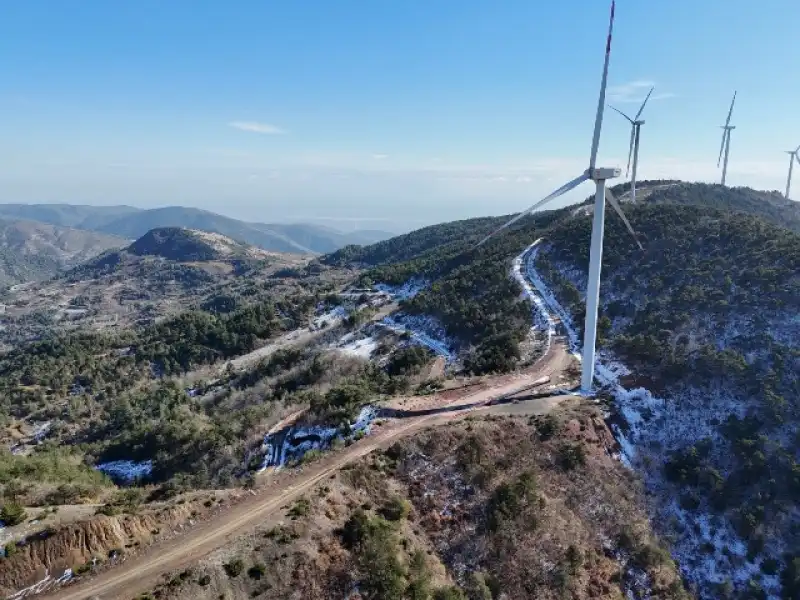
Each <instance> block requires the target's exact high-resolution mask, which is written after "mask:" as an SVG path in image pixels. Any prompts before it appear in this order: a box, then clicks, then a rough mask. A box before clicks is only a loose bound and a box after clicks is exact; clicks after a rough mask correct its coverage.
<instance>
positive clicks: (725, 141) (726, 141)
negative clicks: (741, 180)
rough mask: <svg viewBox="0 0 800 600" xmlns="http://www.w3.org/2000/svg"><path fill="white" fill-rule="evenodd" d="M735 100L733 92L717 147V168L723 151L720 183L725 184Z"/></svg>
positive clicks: (733, 127) (734, 127)
mask: <svg viewBox="0 0 800 600" xmlns="http://www.w3.org/2000/svg"><path fill="white" fill-rule="evenodd" d="M735 102H736V92H733V100H731V108H730V110H729V111H728V118H727V119H725V125H721V126H720V127H722V145H720V147H719V158H718V159H717V168H719V163H720V161H721V160H722V153H723V151H724V152H725V162H724V163H722V185H725V179H726V177H727V176H728V154H729V153H730V151H731V131H733V130H734V129H736V126H734V125H731V115H733V105H734V103H735Z"/></svg>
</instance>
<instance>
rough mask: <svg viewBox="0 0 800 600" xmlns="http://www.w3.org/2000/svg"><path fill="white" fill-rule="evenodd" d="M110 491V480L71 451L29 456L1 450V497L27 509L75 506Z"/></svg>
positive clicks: (52, 450)
mask: <svg viewBox="0 0 800 600" xmlns="http://www.w3.org/2000/svg"><path fill="white" fill-rule="evenodd" d="M111 487H112V484H111V480H110V479H109V478H108V477H106V476H105V475H104V474H103V473H101V472H99V471H96V470H94V469H92V468H91V467H89V466H87V465H85V464H83V462H82V461H81V458H80V456H79V455H78V454H77V453H75V452H73V451H71V450H68V449H60V448H52V447H47V448H46V449H44V450H42V451H39V452H36V453H34V454H31V455H29V456H24V455H13V454H11V453H10V452H9V451H8V450H0V496H3V497H6V498H10V499H12V500H17V499H24V501H25V503H26V504H28V505H37V504H73V503H80V502H85V501H87V500H89V499H91V498H94V497H96V496H97V495H98V494H100V493H101V492H102V491H103V490H105V489H108V488H111Z"/></svg>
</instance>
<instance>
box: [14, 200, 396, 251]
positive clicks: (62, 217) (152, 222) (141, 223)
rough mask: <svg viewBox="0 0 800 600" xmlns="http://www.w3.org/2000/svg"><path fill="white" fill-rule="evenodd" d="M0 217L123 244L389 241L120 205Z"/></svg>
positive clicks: (276, 246) (33, 209)
mask: <svg viewBox="0 0 800 600" xmlns="http://www.w3.org/2000/svg"><path fill="white" fill-rule="evenodd" d="M0 218H7V219H21V218H22V219H27V220H32V221H38V222H42V223H48V224H51V225H57V226H68V227H73V228H76V229H83V230H87V231H97V232H101V233H105V234H110V235H116V236H120V237H125V238H128V239H136V238H139V237H141V236H142V235H144V234H145V233H147V232H148V231H150V230H152V229H156V228H158V227H188V228H191V229H199V230H202V231H210V232H213V233H219V234H222V235H224V236H227V237H229V238H232V239H233V240H235V241H237V242H243V243H246V244H250V245H253V246H258V247H260V248H263V249H265V250H271V251H274V252H287V253H299V254H321V253H327V252H332V251H334V250H336V249H338V248H340V247H343V246H346V245H348V244H350V243H372V242H375V241H378V240H379V239H384V238H386V237H391V234H389V233H386V232H380V231H374V230H369V231H355V232H351V233H341V232H337V231H335V230H333V229H331V228H328V227H322V226H318V225H310V224H302V223H298V224H282V223H273V224H270V223H251V222H247V221H241V220H238V219H234V218H231V217H226V216H224V215H220V214H217V213H214V212H211V211H207V210H203V209H199V208H192V207H184V206H165V207H160V208H152V209H140V208H135V207H131V206H125V205H119V206H88V205H74V204H0Z"/></svg>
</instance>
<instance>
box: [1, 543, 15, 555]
mask: <svg viewBox="0 0 800 600" xmlns="http://www.w3.org/2000/svg"><path fill="white" fill-rule="evenodd" d="M3 548H4V550H5V552H6V557H7V558H8V557H11V556H14V555H15V554H16V553H17V543H16V542H8V543H7V544H6V545H5V546H4V547H3Z"/></svg>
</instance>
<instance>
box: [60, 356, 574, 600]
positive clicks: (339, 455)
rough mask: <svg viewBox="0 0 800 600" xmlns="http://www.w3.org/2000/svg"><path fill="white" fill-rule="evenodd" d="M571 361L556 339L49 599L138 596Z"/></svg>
mask: <svg viewBox="0 0 800 600" xmlns="http://www.w3.org/2000/svg"><path fill="white" fill-rule="evenodd" d="M570 360H571V357H570V356H569V354H568V353H567V352H566V349H565V346H564V345H563V344H562V343H557V344H553V345H552V346H551V349H550V352H548V354H547V356H545V357H543V358H542V359H541V360H540V361H539V362H538V363H537V364H536V365H534V366H533V367H531V368H530V369H529V370H528V371H526V372H523V373H519V374H515V375H504V376H499V377H497V378H495V379H493V380H491V382H489V385H488V386H486V387H482V388H481V389H477V390H476V389H474V388H468V389H465V390H463V391H462V394H461V395H457V394H452V395H451V394H448V396H447V397H446V399H442V400H441V404H440V406H441V407H445V406H453V407H456V406H458V407H460V406H462V405H463V406H467V407H468V408H463V409H460V408H454V410H453V411H452V412H444V413H437V414H430V415H425V416H419V417H408V418H405V419H398V420H392V421H387V422H386V423H385V424H384V425H382V426H381V427H376V428H375V429H374V433H373V434H371V435H370V436H368V437H366V438H364V439H362V440H361V441H359V442H357V443H354V444H353V445H351V446H350V447H348V448H345V449H343V450H341V451H338V452H334V453H331V454H329V455H326V456H325V457H323V458H322V459H321V460H319V461H318V462H316V463H313V464H311V465H310V466H308V467H304V468H303V469H302V470H299V471H288V470H286V471H281V472H277V473H274V474H273V475H269V476H268V477H269V479H268V481H267V482H265V483H266V485H264V486H263V487H262V488H261V489H260V490H259V491H258V492H257V493H256V494H255V495H254V496H253V497H252V498H249V499H247V500H244V501H242V502H241V503H239V504H237V505H235V506H233V507H231V508H230V509H229V510H228V511H227V512H224V513H222V514H221V515H220V516H218V517H217V518H215V519H214V520H212V521H206V522H203V523H199V524H197V525H196V526H195V527H194V528H193V529H191V530H189V531H187V532H186V533H183V534H180V535H178V536H177V537H175V538H172V539H169V540H164V541H162V542H157V543H155V544H153V545H152V546H150V547H149V548H147V549H145V550H144V551H143V553H142V554H141V555H138V556H134V557H131V558H130V559H128V560H127V561H125V562H124V563H122V564H121V565H119V566H117V567H115V568H112V569H109V570H108V571H105V572H103V573H100V574H99V575H97V576H96V577H92V578H90V579H88V580H86V581H80V582H77V583H75V584H74V585H71V586H67V587H65V588H61V589H58V590H55V591H53V592H51V593H50V594H48V595H47V596H44V598H46V599H47V600H50V599H52V600H56V598H58V599H59V600H86V599H88V598H100V599H102V600H110V599H112V598H124V599H130V598H133V597H135V596H136V595H137V594H139V593H142V592H145V591H147V590H149V589H152V587H153V586H154V585H155V584H156V583H158V581H159V579H160V577H161V575H162V574H163V573H166V572H169V571H174V570H177V569H181V568H184V567H186V566H188V565H189V564H191V563H193V562H195V561H197V560H199V559H200V558H202V557H203V556H205V555H207V554H209V553H210V552H211V551H213V550H215V549H216V548H218V547H220V546H223V545H225V544H226V543H227V542H228V541H230V540H231V539H232V538H234V537H235V536H237V535H240V534H242V533H245V532H247V531H248V530H251V529H252V528H254V527H255V526H257V525H261V524H263V523H264V522H265V520H267V519H268V518H269V517H270V516H272V515H274V514H276V513H278V512H279V511H281V507H283V506H286V505H287V504H291V503H292V502H293V501H294V500H295V499H297V498H298V497H299V496H301V495H302V494H304V493H306V492H307V491H308V490H310V489H311V488H313V487H314V486H315V485H316V484H317V483H319V482H320V481H322V480H324V479H325V478H327V477H329V476H331V475H332V474H333V473H334V472H336V471H338V470H340V469H341V468H342V467H344V466H345V465H347V464H348V463H351V462H353V461H355V460H357V459H359V458H361V457H363V456H365V455H366V454H369V453H370V452H372V451H373V450H375V449H377V448H385V447H387V446H389V445H391V444H392V443H393V442H395V441H397V440H398V439H399V438H402V437H403V436H406V435H409V434H411V433H413V432H415V431H418V430H420V429H422V428H424V427H430V426H434V425H440V424H442V423H446V422H448V421H452V420H454V419H457V418H462V417H464V416H465V415H467V414H469V413H471V412H474V411H476V410H480V411H490V412H497V413H500V414H503V413H506V414H507V412H508V411H509V410H510V409H509V408H508V407H507V406H491V407H489V406H481V405H482V404H485V403H486V402H489V401H491V400H495V399H498V398H501V397H505V396H510V395H513V394H515V393H518V392H519V391H521V390H523V389H527V388H530V386H531V385H532V384H533V383H534V382H536V380H538V379H540V378H542V377H543V376H550V377H551V380H552V381H555V380H556V376H557V375H558V374H560V373H562V372H563V371H564V370H565V369H566V367H567V366H568V365H569V362H570ZM453 391H456V390H453ZM562 398H566V396H564V397H562ZM555 404H557V402H555V401H553V400H550V399H545V400H542V402H541V405H537V406H536V407H535V410H533V412H537V411H538V412H546V411H547V410H550V409H552V408H553V406H555Z"/></svg>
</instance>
